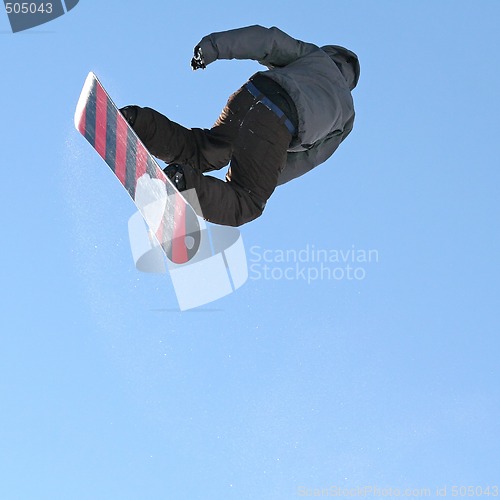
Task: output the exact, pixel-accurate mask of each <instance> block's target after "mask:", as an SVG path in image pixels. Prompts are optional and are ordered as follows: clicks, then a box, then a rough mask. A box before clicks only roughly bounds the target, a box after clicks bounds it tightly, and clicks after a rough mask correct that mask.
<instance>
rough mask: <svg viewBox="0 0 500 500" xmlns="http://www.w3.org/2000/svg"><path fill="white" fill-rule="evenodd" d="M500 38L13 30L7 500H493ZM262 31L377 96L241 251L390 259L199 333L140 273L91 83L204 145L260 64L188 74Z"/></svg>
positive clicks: (98, 27)
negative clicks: (311, 52)
mask: <svg viewBox="0 0 500 500" xmlns="http://www.w3.org/2000/svg"><path fill="white" fill-rule="evenodd" d="M499 15H500V4H499V3H498V2H496V1H493V0H491V1H480V2H475V3H472V2H465V1H458V0H457V1H451V0H450V1H432V2H431V1H423V2H397V1H387V0H382V1H378V2H372V1H368V0H367V1H357V0H353V1H350V2H346V1H336V0H335V1H331V0H330V1H320V2H314V3H313V5H308V6H307V7H306V6H305V3H304V2H296V1H290V0H289V1H286V2H283V1H276V2H272V3H270V2H263V1H261V0H255V1H254V2H251V3H250V4H248V3H243V4H241V5H240V4H238V5H234V4H229V3H227V2H219V3H215V4H214V3H213V2H195V3H193V2H187V3H182V2H174V3H172V2H160V1H150V2H131V1H129V2H127V1H121V2H118V1H109V2H106V3H105V5H103V3H102V2H101V3H97V2H91V1H89V0H81V1H80V3H79V4H78V5H77V6H76V7H75V9H74V10H73V11H71V12H69V13H68V14H66V15H64V16H63V17H61V18H59V19H57V20H55V21H53V22H51V23H50V24H46V25H44V26H40V27H38V28H34V29H32V30H30V31H27V32H24V33H18V34H15V35H14V34H12V33H11V32H10V27H9V24H8V19H7V16H6V14H0V46H1V57H0V60H1V65H2V78H1V79H0V88H1V95H2V100H1V104H2V105H1V110H2V117H3V119H2V120H1V122H0V123H1V124H0V131H1V133H0V137H1V144H2V166H3V173H4V175H3V190H2V191H3V194H4V210H3V211H2V214H1V216H0V217H1V227H2V232H3V235H4V237H3V244H2V246H1V249H0V257H1V263H2V264H1V265H2V301H1V307H2V315H1V320H0V321H1V331H2V342H1V347H0V353H1V362H0V397H1V411H0V470H1V471H2V474H1V475H2V479H1V481H0V498H2V499H4V498H5V499H23V500H24V499H54V498H63V499H66V498H67V499H109V498H120V499H138V498H141V499H142V498H144V499H179V500H183V499H220V498H228V499H229V498H231V499H232V498H234V499H263V500H267V499H269V500H271V499H272V500H274V499H278V500H281V499H291V498H300V495H301V494H302V493H304V492H305V491H306V492H310V493H311V492H313V490H314V489H327V488H330V487H332V486H339V487H342V488H361V487H364V486H377V487H380V488H401V490H404V489H406V488H416V489H430V490H431V491H432V493H434V492H435V489H436V488H438V487H440V488H442V487H445V486H446V487H447V488H448V490H447V493H448V496H451V488H452V486H479V487H487V486H488V485H490V486H492V485H495V484H496V485H498V484H499V483H500V474H499V471H500V460H499V453H498V445H499V442H500V428H499V427H500V424H499V422H500V415H499V413H500V398H499V389H498V382H499V376H500V368H499V363H498V353H499V348H500V342H499V339H498V333H499V331H500V328H499V327H500V325H499V320H498V310H499V306H500V304H499V291H498V280H499V278H500V272H499V271H500V270H499V264H498V255H499V232H498V221H499V209H498V200H499V198H500V188H499V186H500V173H499V170H498V157H499V146H498V139H497V137H496V136H497V134H498V116H499V111H500V109H499V108H500V104H499V90H498V89H499V88H500V73H499V70H498V68H499V62H500V61H499V56H498V46H499V42H500V35H499V34H498V19H499ZM250 24H261V25H264V26H272V25H276V26H278V27H280V28H281V29H283V30H284V31H286V32H287V33H289V34H290V35H292V36H294V37H296V38H299V39H302V40H305V41H309V42H313V43H316V44H318V45H324V44H327V43H333V44H339V45H345V46H347V47H349V48H351V49H352V50H354V51H355V52H356V53H358V55H359V58H360V61H361V78H360V82H359V85H358V87H357V89H356V90H355V92H354V98H355V104H356V110H357V120H356V124H355V128H354V131H353V133H352V134H351V136H349V138H348V139H347V140H346V141H345V143H343V144H342V145H341V147H340V149H339V150H338V151H337V152H336V153H335V155H334V157H333V158H332V159H330V160H329V161H328V162H327V163H326V164H324V165H322V166H321V167H319V168H317V169H316V170H315V171H314V172H312V173H310V174H309V175H307V176H306V177H304V178H303V179H301V180H298V181H295V182H293V183H291V184H289V185H287V186H284V187H282V188H280V189H279V190H278V191H277V192H276V193H275V195H274V196H273V198H272V199H271V201H270V202H269V203H268V206H267V208H266V211H265V214H264V215H263V217H261V218H260V219H259V220H257V221H255V222H253V223H251V224H248V225H247V226H244V227H243V228H242V236H243V239H244V242H245V246H246V248H247V250H248V251H249V254H250V249H251V248H253V249H254V251H257V252H263V251H265V250H270V251H280V250H282V251H294V250H295V251H300V250H301V249H304V248H306V247H307V246H309V247H311V246H314V247H315V248H317V249H324V250H328V251H331V250H343V251H347V250H349V249H352V248H353V246H354V248H356V249H361V250H369V249H374V250H376V251H377V254H378V257H379V258H378V260H377V261H376V262H371V263H366V264H362V265H361V267H363V270H364V271H365V275H364V279H362V280H347V279H344V280H326V279H323V280H315V281H313V282H311V283H309V284H308V283H306V282H305V281H304V280H303V279H300V278H299V279H293V280H286V279H274V280H266V279H262V278H261V279H249V280H248V282H247V283H246V284H245V285H244V286H243V287H242V288H241V289H240V290H238V291H237V292H235V293H233V294H231V295H229V296H227V297H226V298H224V299H221V300H220V301H218V302H215V303H212V304H209V305H207V306H204V307H201V308H199V309H196V310H192V311H186V312H182V313H181V312H179V311H178V310H177V306H176V299H175V293H174V290H173V287H172V284H171V282H170V281H169V278H168V277H167V276H158V275H145V274H141V273H139V272H138V271H136V269H135V267H134V263H133V261H132V258H131V255H130V246H129V241H128V233H127V221H128V219H129V217H130V216H131V215H132V214H133V213H134V211H135V210H134V205H133V204H132V202H131V201H130V199H129V198H128V196H127V195H126V193H125V192H124V191H122V190H121V189H120V187H119V185H118V184H117V183H116V181H115V179H114V178H113V176H112V175H111V174H110V172H109V170H108V169H107V167H106V166H105V165H104V163H103V162H102V161H101V160H100V159H99V157H98V156H97V155H96V154H95V152H94V151H92V150H91V148H90V147H89V146H88V144H87V143H86V142H85V141H84V140H83V138H81V137H80V136H79V134H78V133H77V132H76V131H75V130H74V127H73V113H74V109H75V106H76V102H77V99H78V96H79V93H80V90H81V87H82V85H83V82H84V79H85V76H86V75H87V73H88V72H89V71H90V70H93V71H95V72H96V73H97V74H98V75H99V77H100V78H101V80H102V81H103V83H104V85H105V86H106V87H107V89H108V90H109V91H110V93H111V95H112V96H113V98H114V99H115V100H116V102H117V103H118V104H119V105H126V104H132V103H136V104H140V105H144V106H146V105H147V106H151V107H154V108H156V109H158V110H160V111H162V112H163V113H165V114H166V115H168V116H169V117H171V118H172V119H174V120H177V121H179V122H181V123H183V124H184V125H186V126H201V127H209V126H210V125H211V124H212V123H213V121H214V120H215V119H216V117H217V116H218V113H219V112H220V110H221V108H222V107H223V105H224V104H225V102H226V99H227V97H228V96H229V95H230V93H232V92H233V91H234V90H236V89H237V88H238V87H239V86H240V85H241V84H242V83H244V82H245V81H246V79H247V78H248V76H250V75H251V74H252V73H253V72H255V71H257V70H258V69H259V66H258V64H257V63H255V62H251V61H238V62H236V61H221V62H216V63H214V64H213V65H211V66H210V67H209V68H208V69H207V70H206V71H203V72H196V73H193V72H192V71H191V69H190V67H189V60H190V57H191V54H192V49H193V47H194V45H196V43H197V42H198V41H199V39H200V38H201V37H202V36H204V35H206V34H208V33H211V32H213V31H220V30H224V29H230V28H236V27H241V26H245V25H250ZM275 266H276V268H278V271H279V269H281V270H282V269H283V268H284V266H286V264H282V263H276V264H275ZM308 267H313V266H311V264H308ZM254 278H255V277H254ZM304 488H305V489H304Z"/></svg>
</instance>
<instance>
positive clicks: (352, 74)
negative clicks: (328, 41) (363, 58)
mask: <svg viewBox="0 0 500 500" xmlns="http://www.w3.org/2000/svg"><path fill="white" fill-rule="evenodd" d="M321 50H323V51H324V52H326V53H327V54H328V55H329V56H330V59H331V60H332V61H333V62H334V63H335V64H336V65H337V67H338V68H339V69H340V72H341V73H342V76H343V77H344V78H345V81H346V82H347V85H348V86H349V89H351V90H352V89H354V88H355V87H356V85H357V84H358V80H359V72H360V68H359V60H358V56H357V55H356V54H355V53H354V52H351V51H350V50H349V49H346V48H344V47H340V45H325V46H324V47H321Z"/></svg>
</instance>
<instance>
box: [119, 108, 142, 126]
mask: <svg viewBox="0 0 500 500" xmlns="http://www.w3.org/2000/svg"><path fill="white" fill-rule="evenodd" d="M138 111H139V106H125V107H124V108H121V109H120V113H121V114H122V115H123V116H124V117H125V120H127V121H128V123H129V125H130V126H131V127H132V128H134V124H135V120H136V118H137V112H138Z"/></svg>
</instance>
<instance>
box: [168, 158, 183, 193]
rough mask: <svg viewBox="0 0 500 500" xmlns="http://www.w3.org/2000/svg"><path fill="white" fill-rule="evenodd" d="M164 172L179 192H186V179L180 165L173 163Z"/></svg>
mask: <svg viewBox="0 0 500 500" xmlns="http://www.w3.org/2000/svg"><path fill="white" fill-rule="evenodd" d="M163 172H164V174H165V175H166V176H167V177H168V178H169V179H170V181H171V182H172V184H173V185H174V186H175V187H176V188H177V191H185V189H186V178H185V177H184V170H183V168H182V165H180V164H179V163H171V164H170V165H168V166H167V167H166V168H164V169H163Z"/></svg>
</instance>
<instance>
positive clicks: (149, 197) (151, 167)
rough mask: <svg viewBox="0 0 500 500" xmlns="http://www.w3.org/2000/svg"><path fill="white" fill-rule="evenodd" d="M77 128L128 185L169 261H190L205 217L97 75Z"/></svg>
mask: <svg viewBox="0 0 500 500" xmlns="http://www.w3.org/2000/svg"><path fill="white" fill-rule="evenodd" d="M75 127H76V129H77V130H78V131H79V132H80V133H81V134H82V135H83V136H84V137H85V139H87V141H88V142H89V143H90V145H91V146H92V147H93V148H94V149H95V150H96V151H97V153H99V155H100V156H101V157H102V159H103V160H104V161H105V162H106V164H107V165H108V167H110V169H111V171H112V172H113V173H114V175H115V176H116V178H117V179H118V180H119V181H120V183H121V184H122V186H123V187H124V188H125V189H126V191H127V192H128V194H129V195H130V196H131V198H132V200H133V201H134V203H135V204H136V206H137V208H138V209H139V211H140V212H141V214H142V216H143V217H144V220H145V221H146V223H147V225H148V227H149V232H150V235H151V237H152V238H156V239H157V240H158V242H159V243H160V245H161V247H162V248H163V250H164V252H165V254H166V256H167V257H168V259H169V260H170V261H171V262H173V263H175V264H184V263H186V262H188V261H190V260H191V259H192V258H193V257H194V256H195V255H196V253H197V251H198V249H199V247H200V241H201V231H200V219H199V218H198V215H197V214H196V212H195V210H194V209H193V207H192V206H191V205H190V204H189V202H188V201H187V200H186V198H185V197H184V195H183V194H181V193H180V192H179V191H178V190H177V189H176V188H175V186H174V185H173V184H172V183H171V182H170V179H168V177H167V176H166V175H165V174H164V173H163V170H162V169H161V168H160V166H159V165H158V163H157V162H156V160H155V159H154V158H153V156H152V155H151V153H150V152H149V151H148V150H147V149H146V147H145V146H144V144H143V143H142V142H141V140H140V139H139V137H138V136H137V134H136V133H135V132H134V130H133V129H132V127H131V126H130V125H129V123H128V122H127V120H125V118H124V117H123V115H122V114H121V113H120V111H119V110H118V108H117V107H116V105H115V104H114V102H113V101H112V99H111V97H110V96H109V94H108V93H107V92H106V90H105V89H104V87H103V86H102V84H101V82H100V81H99V79H98V78H97V77H96V75H95V74H94V73H92V72H90V73H89V74H88V76H87V79H86V80H85V84H84V86H83V89H82V92H81V94H80V98H79V100H78V104H77V107H76V111H75Z"/></svg>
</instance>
